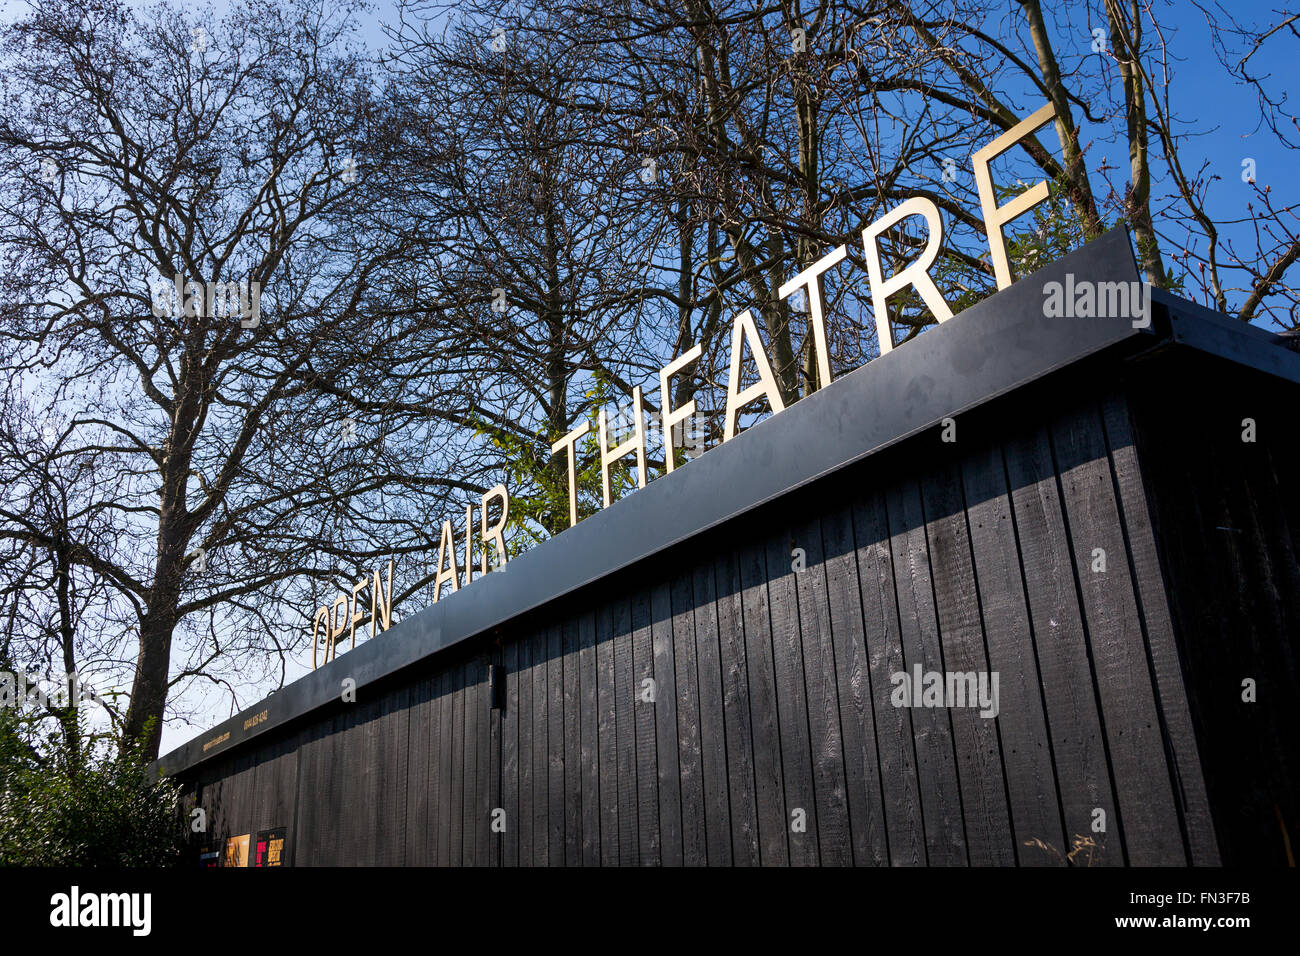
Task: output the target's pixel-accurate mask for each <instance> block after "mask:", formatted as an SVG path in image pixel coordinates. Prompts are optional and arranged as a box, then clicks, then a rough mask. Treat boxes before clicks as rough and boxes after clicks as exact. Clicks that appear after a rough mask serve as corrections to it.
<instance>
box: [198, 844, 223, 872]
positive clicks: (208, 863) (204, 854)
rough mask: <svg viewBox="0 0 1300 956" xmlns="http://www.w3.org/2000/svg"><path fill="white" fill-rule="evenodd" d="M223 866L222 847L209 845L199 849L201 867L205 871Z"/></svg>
mask: <svg viewBox="0 0 1300 956" xmlns="http://www.w3.org/2000/svg"><path fill="white" fill-rule="evenodd" d="M220 865H221V846H220V844H207V845H205V846H202V847H200V848H199V866H200V867H202V868H203V869H205V870H207V869H211V868H213V867H218V866H220Z"/></svg>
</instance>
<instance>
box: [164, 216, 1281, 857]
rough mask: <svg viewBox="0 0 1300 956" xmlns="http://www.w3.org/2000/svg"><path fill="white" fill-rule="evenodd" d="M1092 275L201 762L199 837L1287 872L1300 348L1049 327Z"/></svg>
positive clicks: (180, 762) (927, 353) (305, 696)
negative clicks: (948, 691) (949, 693)
mask: <svg viewBox="0 0 1300 956" xmlns="http://www.w3.org/2000/svg"><path fill="white" fill-rule="evenodd" d="M1067 274H1068V275H1070V276H1072V277H1073V279H1072V280H1070V281H1073V282H1076V283H1077V282H1078V281H1092V282H1109V281H1122V282H1134V281H1136V280H1137V278H1138V277H1137V272H1136V268H1135V265H1134V262H1133V257H1132V253H1131V251H1130V247H1129V240H1128V236H1127V235H1126V234H1125V233H1124V232H1122V231H1117V232H1113V233H1110V234H1108V235H1107V236H1105V237H1103V238H1102V239H1100V240H1098V241H1096V242H1094V243H1092V244H1090V245H1089V246H1088V247H1086V248H1084V249H1082V250H1080V251H1079V252H1076V253H1074V254H1073V255H1071V256H1068V257H1066V258H1064V259H1062V260H1061V261H1059V262H1057V263H1055V264H1053V265H1052V266H1050V267H1048V268H1047V269H1045V270H1043V271H1042V272H1040V273H1037V274H1035V275H1033V276H1030V277H1028V278H1026V279H1023V280H1021V281H1020V282H1018V283H1016V284H1015V285H1013V286H1012V287H1010V288H1009V289H1006V290H1004V291H1003V292H1001V293H999V294H998V295H996V296H993V297H992V298H990V299H988V300H986V301H985V302H983V303H981V304H979V305H977V306H975V307H973V308H971V309H969V310H967V311H965V312H963V313H961V314H959V315H957V316H956V317H954V318H953V319H951V320H950V321H948V322H945V323H943V324H942V325H939V326H937V327H935V328H932V329H930V330H928V331H927V332H925V333H924V334H922V335H921V336H919V337H917V338H916V339H915V340H913V341H911V342H908V343H906V344H905V345H902V346H900V347H898V348H896V349H895V350H894V351H892V352H890V353H889V354H887V355H885V356H883V357H882V358H880V359H878V360H876V361H873V362H871V363H869V364H868V365H866V366H864V367H862V368H860V369H858V370H856V371H854V372H852V373H850V374H847V375H844V376H842V377H841V378H839V379H838V380H836V381H835V382H834V383H833V384H831V385H829V386H828V387H826V388H824V389H822V390H821V391H819V392H817V393H815V394H813V395H811V396H809V397H808V398H806V399H804V400H803V401H801V402H799V403H798V404H796V405H794V406H793V407H791V408H790V409H788V410H787V411H785V412H783V413H781V414H778V415H775V416H772V417H771V418H769V419H768V420H766V421H764V422H762V423H760V424H758V425H757V426H755V427H753V428H751V429H749V430H748V431H746V432H744V433H743V434H741V435H739V436H738V437H737V438H735V439H733V440H732V441H729V442H726V443H725V444H722V445H720V446H718V447H716V448H713V449H710V450H709V451H708V452H707V453H706V454H704V455H703V456H701V457H700V458H699V459H697V460H695V461H693V462H691V463H690V464H688V465H687V466H685V467H683V468H679V469H678V470H676V471H675V472H674V473H672V474H670V475H667V476H664V477H661V478H659V479H657V480H655V481H653V482H651V483H650V484H649V485H648V487H646V488H645V489H643V490H640V491H637V492H635V493H633V494H631V495H629V496H627V497H626V498H624V499H623V500H621V501H618V502H616V503H615V504H614V505H613V506H612V507H610V508H608V509H606V510H603V511H601V512H599V513H597V514H595V515H594V516H592V517H589V518H587V519H585V520H584V521H582V522H580V523H579V524H578V525H577V526H576V527H574V528H572V529H570V530H568V531H566V532H564V533H563V534H561V535H559V536H558V537H556V538H554V539H553V540H550V541H547V542H545V543H544V544H542V545H541V546H539V547H537V548H535V549H533V550H532V551H530V552H528V553H526V554H524V555H521V556H520V557H518V558H517V559H515V560H513V561H511V562H510V563H509V564H508V565H507V566H506V568H505V569H504V570H502V571H499V572H493V573H492V574H489V575H487V576H486V577H484V578H482V579H480V580H476V581H475V583H474V584H473V585H472V586H470V587H468V588H464V589H462V590H461V591H460V592H458V593H455V594H452V595H449V596H447V597H444V598H443V600H441V601H440V602H438V603H437V604H435V605H433V606H432V607H430V608H428V609H426V610H423V611H421V612H419V613H417V614H413V615H410V616H407V617H406V618H405V619H404V620H402V621H400V623H398V624H396V625H395V626H394V627H393V629H392V630H390V631H389V632H388V633H386V634H383V635H381V636H379V637H377V638H376V639H374V640H372V641H367V642H364V643H362V644H360V645H359V646H358V647H357V648H356V649H355V650H353V651H351V652H349V653H346V654H341V655H340V656H339V657H338V659H337V660H335V661H334V662H332V663H330V664H328V665H326V666H324V667H322V668H321V669H320V670H317V671H314V672H313V673H312V674H310V675H308V676H307V677H304V678H302V679H300V680H298V681H296V682H295V683H293V684H291V685H289V686H288V687H286V688H284V689H283V690H281V691H280V692H279V693H276V694H274V695H273V696H271V697H270V698H268V699H267V700H266V701H264V702H262V703H261V704H258V705H256V706H255V707H252V708H250V709H249V710H247V711H245V712H244V713H241V714H239V715H237V716H235V717H234V718H232V719H231V720H229V721H227V722H226V723H224V724H222V725H220V726H219V727H217V728H215V729H214V730H212V731H210V732H208V733H205V734H203V735H202V736H200V737H198V738H196V739H195V740H194V741H193V742H191V743H190V744H187V745H186V746H184V747H181V748H179V749H178V750H176V751H174V752H172V753H171V754H168V755H167V756H165V757H164V758H162V759H161V760H160V761H159V767H160V769H161V770H162V771H163V772H165V773H168V774H173V775H175V776H176V777H178V779H180V780H181V781H182V782H183V783H184V784H185V786H186V788H187V792H188V795H189V799H190V800H192V801H193V802H194V803H195V804H197V805H198V806H201V807H203V808H204V810H205V812H206V815H207V823H208V832H207V833H206V834H202V835H198V836H196V840H197V839H201V840H202V841H203V842H205V843H214V842H216V843H219V842H220V841H223V840H225V839H226V838H227V837H233V836H238V835H241V834H254V835H256V834H258V833H259V832H261V831H266V830H270V829H279V830H282V832H283V834H284V838H285V844H284V849H285V857H284V859H285V862H287V863H289V864H292V865H300V866H301V865H356V864H397V865H401V864H405V865H425V864H451V865H457V864H466V865H470V864H472V865H481V866H515V865H537V866H540V865H550V866H556V865H596V864H602V865H615V864H617V865H644V864H651V865H653V864H663V865H679V864H685V865H696V864H708V865H729V864H734V865H756V864H762V865H787V864H790V865H806V864H824V865H842V864H843V865H847V864H858V865H863V864H866V865H925V864H928V865H968V864H969V865H1016V864H1019V865H1066V864H1074V865H1100V866H1119V865H1143V864H1169V865H1186V864H1193V865H1204V864H1219V863H1225V864H1238V863H1262V864H1267V865H1286V864H1288V863H1289V862H1291V861H1292V858H1293V854H1294V853H1295V852H1296V849H1297V844H1298V843H1300V800H1298V799H1297V792H1298V791H1300V787H1298V786H1297V785H1298V784H1300V772H1298V771H1300V753H1298V750H1300V745H1298V743H1297V742H1298V741H1300V719H1298V718H1297V714H1298V713H1300V687H1298V684H1300V674H1298V673H1297V667H1296V645H1295V641H1294V638H1295V635H1297V634H1300V562H1298V561H1297V554H1298V553H1300V450H1298V448H1297V438H1298V437H1300V429H1297V427H1296V424H1295V413H1296V411H1295V410H1296V408H1297V400H1298V399H1300V354H1297V353H1296V352H1295V351H1294V350H1293V349H1292V348H1289V347H1288V345H1287V342H1286V341H1285V340H1284V339H1282V338H1280V337H1277V336H1274V335H1271V334H1268V333H1266V332H1264V331H1261V330H1259V329H1256V328H1252V327H1248V326H1243V325H1242V324H1240V323H1234V322H1231V321H1229V320H1228V319H1226V318H1224V317H1223V316H1220V315H1216V314H1214V313H1211V312H1208V311H1206V310H1205V309H1202V308H1201V307H1199V306H1196V305H1194V304H1192V303H1190V302H1187V301H1184V300H1182V299H1177V298H1173V297H1170V296H1166V295H1163V294H1160V293H1155V294H1154V295H1153V300H1154V301H1153V304H1152V308H1151V316H1150V318H1151V322H1150V324H1149V326H1148V327H1145V328H1142V327H1135V323H1134V322H1133V321H1132V320H1131V319H1130V318H1129V317H1123V318H1109V319H1107V318H1075V319H1063V318H1045V317H1044V309H1043V300H1044V286H1045V284H1046V283H1047V282H1050V281H1062V282H1064V281H1066V276H1067ZM1139 325H1140V323H1139ZM945 419H949V420H950V421H948V422H945ZM945 437H946V438H955V440H951V441H945V440H944V439H945ZM917 665H920V667H921V669H922V671H924V672H930V671H936V672H940V673H945V672H977V673H993V672H996V673H997V674H998V675H999V701H998V712H997V715H996V716H995V717H982V716H980V713H979V711H978V710H977V709H975V708H971V707H917V706H913V707H899V706H895V703H896V700H895V699H894V698H893V694H894V690H895V687H894V683H893V681H892V680H891V678H892V677H893V675H895V674H899V673H903V674H908V675H911V674H912V673H913V672H914V669H915V668H916V666H917ZM490 673H495V674H496V675H497V677H498V678H499V680H494V679H493V678H492V677H490ZM344 678H351V679H353V680H355V681H356V684H357V688H358V689H357V702H355V703H343V702H342V701H341V699H340V686H341V683H342V681H343V680H344ZM648 680H652V681H653V685H650V684H648V683H647V681H648ZM649 697H653V700H649V699H648V698H649ZM1252 698H1253V699H1252ZM263 712H264V713H263ZM255 715H257V716H255Z"/></svg>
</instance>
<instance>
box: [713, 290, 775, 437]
mask: <svg viewBox="0 0 1300 956" xmlns="http://www.w3.org/2000/svg"><path fill="white" fill-rule="evenodd" d="M746 338H748V339H749V350H750V351H751V352H753V353H754V364H755V365H757V366H758V381H757V382H755V383H754V384H753V385H751V386H749V388H746V389H744V390H742V389H741V387H740V356H741V353H743V352H744V350H745V339H746ZM764 395H766V396H767V400H768V401H769V402H770V403H771V405H772V413H773V414H776V413H777V412H783V411H785V402H783V401H782V400H781V392H780V390H779V389H777V387H776V377H775V376H774V375H773V374H772V366H771V365H769V364H768V361H767V354H766V353H765V352H764V351H763V342H762V340H761V339H760V338H759V337H758V328H757V327H756V326H755V325H754V314H753V313H752V312H751V311H750V310H749V309H746V310H745V311H744V312H742V313H740V315H738V316H736V321H735V324H734V325H733V326H732V329H731V371H730V373H729V374H728V375H727V409H726V423H725V427H724V428H723V430H722V440H723V441H731V439H732V438H733V437H734V436H735V434H736V416H737V415H738V414H740V410H741V409H742V408H744V407H745V406H746V405H748V404H749V403H750V402H752V401H754V399H756V398H760V397H762V396H764Z"/></svg>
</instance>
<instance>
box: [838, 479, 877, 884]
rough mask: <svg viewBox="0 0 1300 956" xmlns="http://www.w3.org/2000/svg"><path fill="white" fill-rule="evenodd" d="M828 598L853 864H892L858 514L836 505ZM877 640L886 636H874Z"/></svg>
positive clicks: (842, 505) (845, 506) (843, 505)
mask: <svg viewBox="0 0 1300 956" xmlns="http://www.w3.org/2000/svg"><path fill="white" fill-rule="evenodd" d="M822 544H823V560H824V562H825V565H826V599H827V603H828V604H829V607H830V633H831V638H832V644H833V653H834V664H835V678H836V681H837V683H838V685H839V688H838V690H839V694H838V696H839V710H840V733H841V734H842V736H843V746H844V779H845V790H846V794H847V799H848V810H849V821H850V824H851V829H850V833H849V837H850V841H851V845H852V849H853V862H854V863H855V864H857V865H859V866H863V865H872V866H888V865H889V840H888V837H887V835H886V831H885V805H884V793H883V791H882V788H881V781H880V764H879V758H878V756H877V754H876V721H875V716H874V714H873V707H872V693H871V662H870V659H869V658H868V656H867V646H866V638H865V635H864V631H863V627H864V622H863V615H862V586H861V581H860V579H859V577H858V566H857V555H856V548H855V546H854V540H853V515H852V512H851V510H850V508H849V507H848V506H847V505H845V504H837V505H836V506H835V507H834V508H833V509H831V510H830V511H829V512H828V513H827V515H826V517H825V518H824V519H823V521H822ZM873 636H875V637H876V638H877V639H879V638H880V636H881V635H879V634H876V635H873Z"/></svg>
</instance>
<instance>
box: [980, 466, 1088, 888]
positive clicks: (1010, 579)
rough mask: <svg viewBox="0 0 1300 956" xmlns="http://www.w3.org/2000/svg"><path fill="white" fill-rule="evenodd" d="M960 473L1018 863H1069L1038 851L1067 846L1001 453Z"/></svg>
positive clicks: (1036, 864)
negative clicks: (995, 682)
mask: <svg viewBox="0 0 1300 956" xmlns="http://www.w3.org/2000/svg"><path fill="white" fill-rule="evenodd" d="M961 471H962V481H963V488H964V492H965V496H966V509H967V510H966V517H967V522H968V524H969V528H970V536H971V549H972V551H973V552H974V557H975V576H976V579H977V581H978V585H979V597H980V607H981V610H982V613H983V617H984V634H985V642H986V644H987V647H988V654H989V667H990V668H991V669H992V670H994V671H995V672H997V673H998V674H999V675H1000V682H999V686H1000V690H999V696H1000V700H999V709H1000V711H1001V713H1000V714H999V716H998V718H997V720H998V732H999V734H1000V736H1001V740H1002V761H1003V765H1004V767H1005V768H1006V780H1007V793H1008V797H1009V800H1010V809H1011V820H1012V823H1013V824H1014V828H1015V848H1016V853H1017V859H1018V861H1019V862H1020V863H1021V864H1023V865H1029V866H1049V865H1064V864H1065V857H1064V856H1063V855H1057V856H1053V855H1052V854H1050V853H1047V852H1044V851H1042V850H1041V849H1039V848H1038V847H1039V844H1045V845H1048V846H1054V847H1056V848H1057V850H1058V853H1059V851H1061V849H1062V848H1063V847H1067V846H1068V845H1069V844H1068V843H1067V842H1066V839H1065V831H1064V829H1063V828H1062V822H1061V807H1060V800H1059V798H1058V795H1057V792H1056V775H1055V772H1054V770H1053V767H1052V746H1051V743H1052V741H1051V735H1050V733H1049V732H1048V727H1047V717H1046V711H1045V708H1044V707H1043V700H1042V680H1041V677H1040V675H1039V670H1038V655H1037V650H1036V647H1035V643H1036V640H1037V638H1038V635H1037V634H1035V633H1034V631H1033V628H1032V625H1031V623H1030V620H1029V606H1028V604H1027V602H1026V598H1025V591H1024V584H1023V581H1022V579H1021V573H1020V559H1019V545H1018V542H1017V540H1016V529H1015V525H1014V522H1013V520H1012V516H1011V501H1010V498H1009V497H1008V494H1007V478H1006V470H1005V468H1004V466H1003V461H1002V449H1001V447H1000V446H997V445H987V446H985V447H983V448H980V449H978V450H976V451H974V452H972V453H970V454H969V455H968V456H967V457H966V458H965V459H964V460H963V462H962V464H961ZM1002 715H1006V719H1004V718H1003V716H1002Z"/></svg>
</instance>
